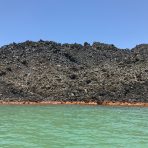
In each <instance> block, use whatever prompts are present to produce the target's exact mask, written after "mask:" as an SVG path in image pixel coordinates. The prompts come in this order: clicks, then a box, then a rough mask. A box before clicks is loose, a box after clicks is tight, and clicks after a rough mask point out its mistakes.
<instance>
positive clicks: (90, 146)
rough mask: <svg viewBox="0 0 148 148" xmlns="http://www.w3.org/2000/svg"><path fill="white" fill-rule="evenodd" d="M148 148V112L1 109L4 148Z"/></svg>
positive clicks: (137, 109) (1, 145)
mask: <svg viewBox="0 0 148 148" xmlns="http://www.w3.org/2000/svg"><path fill="white" fill-rule="evenodd" d="M124 147H125V148H128V147H129V148H148V108H140V107H130V108H128V107H103V106H80V105H49V106H8V105H7V106H0V148H124Z"/></svg>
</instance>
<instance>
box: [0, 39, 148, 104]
mask: <svg viewBox="0 0 148 148" xmlns="http://www.w3.org/2000/svg"><path fill="white" fill-rule="evenodd" d="M0 101H1V102H3V103H0V104H7V102H8V104H11V103H10V102H22V103H21V104H23V102H29V103H31V102H37V103H38V102H39V103H40V102H45V104H46V102H51V104H52V103H53V102H69V103H68V104H70V102H72V104H79V102H81V103H80V104H83V103H82V102H84V104H87V102H90V103H91V102H92V103H93V102H95V103H94V104H99V105H101V104H103V105H105V102H106V104H108V105H109V104H110V105H116V104H119V105H122V104H124V105H126V104H127V105H130V104H131V105H133V104H134V105H136V104H137V105H138V104H143V106H147V105H145V104H147V103H148V44H141V45H137V46H136V47H134V48H133V49H119V48H117V47H116V46H114V45H112V44H104V43H100V42H94V43H93V44H92V45H90V44H89V43H87V42H85V43H84V45H81V44H77V43H75V44H60V43H56V42H53V41H42V40H40V41H38V42H33V41H26V42H23V43H12V44H9V45H5V46H2V47H1V48H0ZM4 102H5V103H4ZM74 102H75V103H74ZM107 102H108V103H107ZM12 104H13V103H12ZM25 104H27V103H25ZM47 104H48V103H47ZM49 104H50V103H49ZM60 104H62V103H60ZM88 104H89V103H88Z"/></svg>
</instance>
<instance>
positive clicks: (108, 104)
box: [0, 101, 148, 107]
mask: <svg viewBox="0 0 148 148" xmlns="http://www.w3.org/2000/svg"><path fill="white" fill-rule="evenodd" d="M0 105H93V106H99V105H101V106H127V107H128V106H132V107H134V106H136V107H148V103H143V102H136V103H134V102H131V103H129V102H118V101H116V102H112V101H110V102H102V103H101V104H98V103H97V102H83V101H82V102H78V101H76V102H62V101H61V102H60V101H42V102H30V101H27V102H25V101H22V102H17V101H15V102H14V101H8V102H4V101H1V102H0Z"/></svg>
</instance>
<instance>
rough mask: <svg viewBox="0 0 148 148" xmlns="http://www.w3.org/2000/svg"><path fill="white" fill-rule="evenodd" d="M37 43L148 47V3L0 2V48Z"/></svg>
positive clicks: (89, 0)
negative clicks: (12, 44) (52, 42)
mask: <svg viewBox="0 0 148 148" xmlns="http://www.w3.org/2000/svg"><path fill="white" fill-rule="evenodd" d="M40 39H42V40H51V41H56V42H60V43H75V42H76V43H81V44H83V43H84V42H85V41H87V42H89V43H91V44H92V43H93V42H94V41H98V42H103V43H109V44H114V45H115V46H117V47H119V48H133V47H134V46H136V45H137V44H141V43H148V0H0V46H2V45H6V44H9V43H12V42H16V43H18V42H24V41H26V40H32V41H38V40H40Z"/></svg>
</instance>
